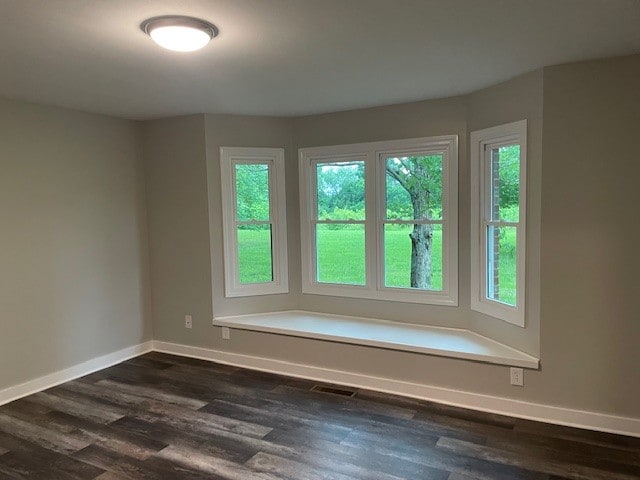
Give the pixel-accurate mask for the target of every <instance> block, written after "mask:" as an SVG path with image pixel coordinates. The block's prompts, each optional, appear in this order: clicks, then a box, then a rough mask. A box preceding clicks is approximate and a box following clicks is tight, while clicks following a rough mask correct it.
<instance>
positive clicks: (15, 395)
mask: <svg viewBox="0 0 640 480" xmlns="http://www.w3.org/2000/svg"><path fill="white" fill-rule="evenodd" d="M152 350H153V342H152V341H151V340H149V341H147V342H144V343H141V344H138V345H133V346H132V347H127V348H123V349H122V350H118V351H117V352H113V353H108V354H106V355H102V356H100V357H96V358H92V359H90V360H87V361H84V362H82V363H78V364H77V365H73V366H72V367H69V368H65V369H64V370H58V371H57V372H53V373H50V374H48V375H44V376H42V377H38V378H34V379H33V380H29V381H27V382H24V383H21V384H19V385H13V386H11V387H8V388H5V389H4V390H0V405H4V404H6V403H9V402H13V401H14V400H18V399H19V398H22V397H26V396H28V395H31V394H34V393H37V392H41V391H43V390H46V389H48V388H51V387H55V386H56V385H60V384H61V383H65V382H69V381H71V380H75V379H76V378H79V377H84V376H85V375H89V374H90V373H93V372H97V371H98V370H102V369H105V368H108V367H111V366H113V365H115V364H117V363H121V362H124V361H125V360H129V359H130V358H134V357H138V356H140V355H144V354H145V353H149V352H151V351H152Z"/></svg>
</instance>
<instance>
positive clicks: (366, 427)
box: [0, 353, 640, 480]
mask: <svg viewBox="0 0 640 480" xmlns="http://www.w3.org/2000/svg"><path fill="white" fill-rule="evenodd" d="M313 385H315V383H314V382H309V381H304V380H297V379H292V378H288V377H281V376H277V375H270V374H265V373H260V372H253V371H249V370H242V369H239V368H234V367H228V366H224V365H219V364H215V363H209V362H204V361H199V360H192V359H187V358H181V357H174V356H170V355H164V354H159V353H151V354H148V355H145V356H142V357H138V358H136V359H133V360H129V361H127V362H124V363H122V364H120V365H117V366H114V367H111V368H108V369H106V370H103V371H100V372H97V373H94V374H92V375H88V376H86V377H84V378H81V379H79V380H76V381H72V382H68V383H65V384H63V385H60V386H58V387H55V388H52V389H49V390H47V391H45V392H41V393H37V394H35V395H31V396H29V397H26V398H23V399H21V400H18V401H16V402H13V403H10V404H8V405H5V406H3V407H0V478H1V479H25V478H28V479H38V480H47V479H60V480H63V479H100V480H120V479H143V480H159V479H179V480H180V479H234V480H235V479H240V480H251V479H260V480H275V479H290V480H294V479H295V480H298V479H302V480H319V479H331V480H343V479H344V480H346V479H366V480H397V479H410V480H418V479H420V480H428V479H433V480H473V479H492V480H493V479H505V480H517V479H532V480H533V479H536V480H537V479H539V480H543V479H544V480H562V479H593V480H596V479H598V480H599V479H616V480H625V479H640V439H637V438H630V437H623V436H616V435H610V434H604V433H596V432H590V431H584V430H579V429H572V428H567V427H559V426H553V425H546V424H541V423H536V422H531V421H525V420H518V419H513V418H509V417H504V416H499V415H492V414H486V413H478V412H474V411H470V410H464V409H460V408H454V407H447V406H444V405H439V404H434V403H430V402H423V401H417V400H411V399H406V398H399V397H392V396H389V395H384V394H379V393H374V392H369V391H359V392H358V393H357V395H356V396H355V397H353V398H348V397H342V396H338V395H334V394H327V393H321V392H316V391H310V389H311V387H313Z"/></svg>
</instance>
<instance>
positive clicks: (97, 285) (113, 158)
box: [0, 99, 152, 390]
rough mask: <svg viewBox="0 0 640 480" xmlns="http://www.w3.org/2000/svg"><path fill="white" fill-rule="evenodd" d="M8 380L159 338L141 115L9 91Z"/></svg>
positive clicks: (1, 144) (0, 297)
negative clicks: (152, 304) (18, 96)
mask: <svg viewBox="0 0 640 480" xmlns="http://www.w3.org/2000/svg"><path fill="white" fill-rule="evenodd" d="M0 132H1V133H0V167H1V168H0V232H1V233H0V238H1V241H0V245H1V246H2V248H0V390H1V389H3V388H6V387H9V386H13V385H16V384H19V383H22V382H25V381H27V380H32V379H34V378H36V377H39V376H42V375H45V374H49V373H52V372H54V371H57V370H60V369H63V368H66V367H70V366H72V365H75V364H78V363H80V362H83V361H85V360H88V359H91V358H94V357H97V356H100V355H104V354H107V353H111V352H114V351H116V350H119V349H122V348H125V347H128V346H131V345H136V344H138V343H140V342H142V341H145V340H148V339H150V338H151V335H152V332H151V316H150V312H149V298H148V295H149V279H148V261H147V247H146V245H147V232H146V213H145V208H146V207H145V201H144V178H143V174H142V168H141V167H142V165H141V159H142V155H141V152H140V148H139V138H138V133H139V132H138V125H137V124H135V123H134V122H130V121H125V120H116V119H111V118H107V117H103V116H99V115H90V114H84V113H78V112H73V111H69V110H63V109H56V108H49V107H44V106H38V105H33V104H28V103H23V102H17V101H10V100H1V99H0Z"/></svg>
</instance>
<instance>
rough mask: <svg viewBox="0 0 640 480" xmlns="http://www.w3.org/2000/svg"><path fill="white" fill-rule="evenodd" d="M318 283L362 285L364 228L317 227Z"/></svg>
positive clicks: (325, 225)
mask: <svg viewBox="0 0 640 480" xmlns="http://www.w3.org/2000/svg"><path fill="white" fill-rule="evenodd" d="M316 246H317V249H318V252H317V262H318V263H317V266H318V270H317V273H318V282H323V283H343V284H349V285H364V284H365V283H366V280H365V278H366V275H365V244H364V225H362V224H359V225H345V224H337V225H327V224H319V225H316Z"/></svg>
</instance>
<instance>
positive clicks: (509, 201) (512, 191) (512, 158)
mask: <svg viewBox="0 0 640 480" xmlns="http://www.w3.org/2000/svg"><path fill="white" fill-rule="evenodd" d="M519 194H520V145H509V146H507V147H501V148H500V208H510V207H513V206H517V205H518V202H519Z"/></svg>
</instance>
